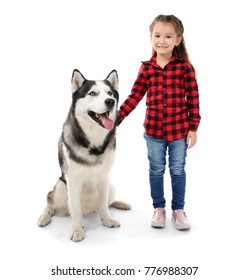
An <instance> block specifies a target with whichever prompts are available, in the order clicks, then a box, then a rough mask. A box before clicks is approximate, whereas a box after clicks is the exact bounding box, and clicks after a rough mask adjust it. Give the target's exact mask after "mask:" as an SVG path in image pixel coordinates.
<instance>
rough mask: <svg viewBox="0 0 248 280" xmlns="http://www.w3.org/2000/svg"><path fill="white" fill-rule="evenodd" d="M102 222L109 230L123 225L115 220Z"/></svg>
mask: <svg viewBox="0 0 248 280" xmlns="http://www.w3.org/2000/svg"><path fill="white" fill-rule="evenodd" d="M102 222H103V224H104V225H105V226H106V227H109V228H114V227H119V226H120V225H121V224H120V223H119V222H118V221H116V220H113V219H108V220H102Z"/></svg>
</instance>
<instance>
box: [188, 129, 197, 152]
mask: <svg viewBox="0 0 248 280" xmlns="http://www.w3.org/2000/svg"><path fill="white" fill-rule="evenodd" d="M186 141H187V144H188V149H190V148H192V147H194V146H195V144H196V142H197V134H196V132H194V131H189V132H188V135H187V140H186Z"/></svg>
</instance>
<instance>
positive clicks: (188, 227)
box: [171, 218, 190, 231]
mask: <svg viewBox="0 0 248 280" xmlns="http://www.w3.org/2000/svg"><path fill="white" fill-rule="evenodd" d="M171 221H172V223H173V224H174V225H175V228H176V229H177V230H180V231H184V230H189V229H190V225H187V226H178V225H177V224H176V222H175V220H174V219H173V218H172V219H171Z"/></svg>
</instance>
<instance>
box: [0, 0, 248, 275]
mask: <svg viewBox="0 0 248 280" xmlns="http://www.w3.org/2000/svg"><path fill="white" fill-rule="evenodd" d="M161 13H163V14H174V15H176V16H177V17H179V18H180V19H181V20H182V22H183V24H184V27H185V35H184V36H185V41H186V46H187V48H188V51H189V54H190V58H191V61H192V63H193V64H194V66H195V68H196V71H197V78H198V83H199V89H200V102H201V115H202V122H201V124H200V127H199V131H198V143H197V145H196V146H195V147H194V148H193V149H192V150H189V152H188V158H187V176H188V179H187V194H186V206H185V209H186V212H187V214H188V217H189V219H190V222H191V224H192V228H191V230H190V231H189V232H178V231H176V230H175V229H174V228H173V226H172V224H171V222H170V215H171V211H170V196H171V191H170V180H169V174H168V171H167V173H166V178H165V185H166V188H165V192H166V198H167V215H168V221H167V227H166V228H165V229H163V230H155V229H153V228H151V227H150V220H151V217H152V214H153V208H152V205H151V198H150V194H149V184H148V162H147V158H146V146H145V141H144V139H143V135H142V134H143V125H142V123H143V118H144V110H145V105H144V104H145V103H144V100H142V102H141V103H140V105H139V106H138V107H137V109H136V110H135V111H134V112H133V113H132V114H131V115H130V116H129V117H128V118H127V119H126V120H125V121H124V122H123V123H122V124H121V126H120V127H119V128H118V134H117V137H118V145H117V155H116V161H115V165H114V167H113V170H112V182H113V183H114V185H115V186H116V189H117V197H118V198H120V199H124V200H126V201H128V202H129V203H131V204H132V210H131V211H127V212H123V211H119V210H112V209H111V213H112V215H113V217H114V218H116V219H118V220H119V221H120V222H121V224H122V225H121V227H120V228H118V229H108V228H105V227H104V226H102V225H101V223H100V219H99V218H98V216H97V215H91V216H89V217H87V218H86V219H85V229H86V238H85V240H84V241H82V242H79V243H73V242H72V241H70V239H69V234H70V219H69V218H54V219H53V222H52V223H51V224H50V225H49V226H48V227H46V228H42V229H41V228H39V227H38V226H37V219H38V217H39V215H40V213H41V211H42V210H43V207H44V206H45V198H46V194H47V192H48V191H50V190H51V189H52V188H53V186H54V184H55V182H56V180H57V178H58V176H60V170H59V166H58V161H57V141H58V138H59V135H60V133H61V127H62V124H63V122H64V119H65V117H66V115H67V111H68V108H69V106H70V100H71V94H70V79H71V74H72V71H73V69H74V68H78V69H79V70H80V71H81V72H82V73H83V75H84V76H85V77H86V78H88V79H104V78H105V77H106V76H107V75H108V73H109V72H110V71H111V70H112V69H116V70H117V71H118V74H119V79H120V86H119V93H120V103H121V102H123V101H124V99H125V97H126V96H127V95H128V94H129V93H130V90H131V87H132V84H133V82H134V80H135V78H136V75H137V72H138V69H139V67H140V63H141V61H142V60H147V59H149V58H150V55H151V44H150V38H149V29H148V27H149V25H150V23H151V22H152V20H153V19H154V17H155V16H157V15H158V14H161ZM246 18H247V14H246V12H245V1H241V0H236V1H205V2H202V1H196V0H195V1H194V0H187V1H184V0H177V1H175V0H173V1H172V0H152V1H144V0H143V1H139V0H136V1H132V2H131V3H130V2H129V1H127V2H126V1H111V0H103V1H101V0H98V1H97V0H90V1H82V0H81V1H79V0H78V1H77V0H70V1H63V0H60V1H27V0H23V1H11V0H9V1H1V4H0V30H1V33H0V34H1V43H0V78H1V82H0V92H1V103H0V106H1V107H0V114H1V116H0V120H1V137H0V141H1V146H0V147H1V156H0V164H1V203H0V207H1V209H0V210H1V211H0V213H1V230H0V234H1V236H0V242H1V244H0V248H1V249H0V250H1V253H0V254H1V270H0V275H1V278H2V279H5V280H7V279H24V278H25V279H37V280H38V279H43V280H44V279H47V280H48V279H62V278H63V279H92V278H94V277H93V276H91V277H90V276H88V277H86V276H84V277H83V276H71V277H69V276H68V277H66V276H64V277H62V276H60V277H59V276H58V277H55V276H51V269H52V268H55V267H56V266H59V267H60V268H68V267H69V266H70V267H73V266H74V267H76V268H91V267H92V266H94V267H96V268H104V267H106V265H108V266H109V267H111V268H112V269H115V268H134V269H136V272H137V271H138V270H141V272H137V273H136V275H135V276H132V277H131V276H129V277H128V276H123V277H121V276H119V277H117V276H112V277H111V279H165V278H166V277H163V276H156V275H153V276H145V275H144V274H145V270H144V267H145V266H157V267H160V266H161V267H163V266H198V267H199V270H198V272H197V275H196V276H177V277H175V276H174V277H175V279H200V280H205V279H213V278H214V279H225V278H228V279H233V278H234V277H236V279H244V276H245V275H247V273H246V267H245V265H246V261H247V258H246V260H245V259H244V258H245V256H246V254H247V249H248V246H247V234H248V232H247V223H248V221H247V209H246V208H247V207H246V205H247V191H246V188H247V187H248V184H247V163H246V159H247V156H248V153H247V140H246V135H247V133H246V130H247V102H248V101H247V97H246V95H247V62H248V61H247V26H248V25H247V20H246ZM243 253H244V254H243ZM168 278H169V277H168ZM171 278H173V276H171ZM102 279H105V278H103V277H102ZM106 279H107V278H106ZM166 279H167V278H166Z"/></svg>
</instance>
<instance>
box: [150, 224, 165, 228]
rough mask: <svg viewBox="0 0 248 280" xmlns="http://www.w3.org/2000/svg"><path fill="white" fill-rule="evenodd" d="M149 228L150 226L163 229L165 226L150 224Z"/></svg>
mask: <svg viewBox="0 0 248 280" xmlns="http://www.w3.org/2000/svg"><path fill="white" fill-rule="evenodd" d="M151 226H152V227H153V228H165V224H164V225H156V224H151Z"/></svg>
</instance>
